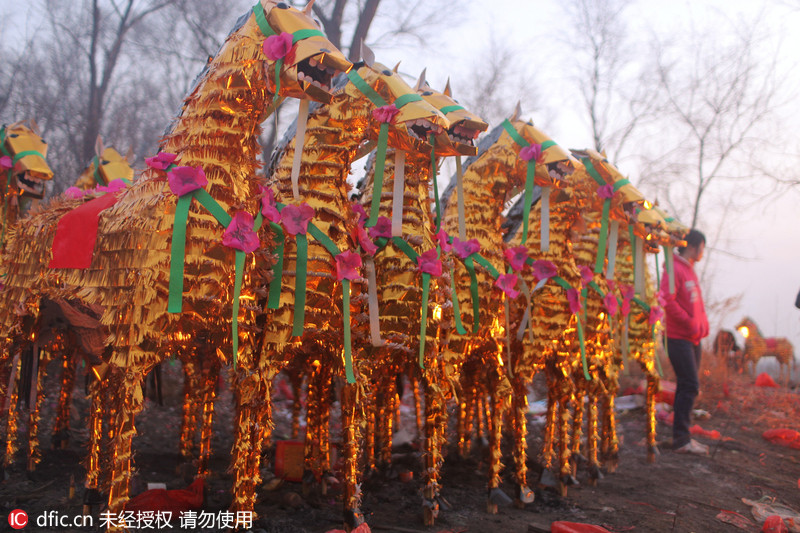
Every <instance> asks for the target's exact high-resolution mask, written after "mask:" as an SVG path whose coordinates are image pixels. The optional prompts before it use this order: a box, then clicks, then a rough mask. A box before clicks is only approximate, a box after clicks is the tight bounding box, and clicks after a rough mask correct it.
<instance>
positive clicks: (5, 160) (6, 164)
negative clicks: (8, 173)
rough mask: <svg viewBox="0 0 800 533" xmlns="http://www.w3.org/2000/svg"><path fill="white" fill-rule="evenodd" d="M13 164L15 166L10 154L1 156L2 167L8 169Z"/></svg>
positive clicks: (0, 163) (0, 164)
mask: <svg viewBox="0 0 800 533" xmlns="http://www.w3.org/2000/svg"><path fill="white" fill-rule="evenodd" d="M13 166H14V160H13V159H11V158H10V157H9V156H7V155H4V156H3V157H0V167H3V168H6V169H8V168H11V167H13Z"/></svg>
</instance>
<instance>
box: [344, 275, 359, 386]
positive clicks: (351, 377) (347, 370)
mask: <svg viewBox="0 0 800 533" xmlns="http://www.w3.org/2000/svg"><path fill="white" fill-rule="evenodd" d="M342 315H343V316H342V321H343V322H344V374H345V377H346V378H347V382H348V383H350V384H351V385H352V384H353V383H355V382H356V376H355V374H354V373H353V354H352V348H351V347H350V344H351V340H350V280H348V279H343V280H342Z"/></svg>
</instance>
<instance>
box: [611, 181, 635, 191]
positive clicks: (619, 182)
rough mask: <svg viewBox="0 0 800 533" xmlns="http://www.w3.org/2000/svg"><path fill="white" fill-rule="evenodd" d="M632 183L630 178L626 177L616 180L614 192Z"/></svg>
mask: <svg viewBox="0 0 800 533" xmlns="http://www.w3.org/2000/svg"><path fill="white" fill-rule="evenodd" d="M630 184H631V182H630V180H628V179H625V178H623V179H621V180H619V181H615V182H614V192H617V191H618V190H620V189H621V188H622V187H624V186H625V185H630Z"/></svg>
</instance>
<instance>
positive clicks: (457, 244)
mask: <svg viewBox="0 0 800 533" xmlns="http://www.w3.org/2000/svg"><path fill="white" fill-rule="evenodd" d="M453 250H455V252H456V255H457V256H458V257H460V258H461V259H466V258H467V257H469V256H471V255H472V254H476V253H478V252H480V251H481V243H479V242H478V239H470V240H468V241H462V240H460V239H459V238H458V237H453Z"/></svg>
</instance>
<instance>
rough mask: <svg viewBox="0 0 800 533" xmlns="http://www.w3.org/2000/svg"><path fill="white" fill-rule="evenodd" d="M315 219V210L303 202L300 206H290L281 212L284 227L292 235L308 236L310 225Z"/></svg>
mask: <svg viewBox="0 0 800 533" xmlns="http://www.w3.org/2000/svg"><path fill="white" fill-rule="evenodd" d="M312 218H314V208H313V207H311V206H310V205H308V204H307V203H305V202H303V203H302V204H300V205H294V204H289V205H287V206H286V207H284V208H283V210H282V211H281V222H283V227H284V228H286V231H287V232H289V234H291V235H297V234H298V233H302V234H303V235H305V234H306V232H307V231H308V223H309V222H310V221H311V219H312Z"/></svg>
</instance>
